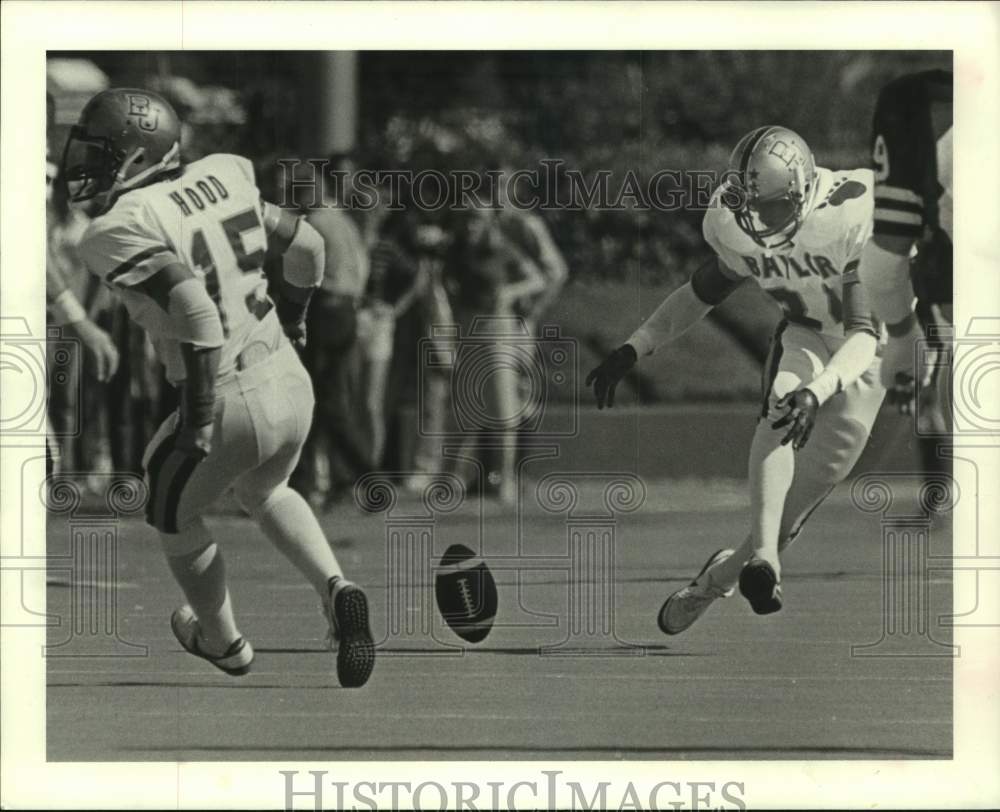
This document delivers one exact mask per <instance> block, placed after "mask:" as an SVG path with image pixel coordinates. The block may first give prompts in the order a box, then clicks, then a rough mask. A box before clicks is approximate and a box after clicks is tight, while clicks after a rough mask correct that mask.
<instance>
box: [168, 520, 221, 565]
mask: <svg viewBox="0 0 1000 812" xmlns="http://www.w3.org/2000/svg"><path fill="white" fill-rule="evenodd" d="M159 535H160V545H161V546H162V547H163V552H164V553H166V555H167V556H168V557H169V558H179V557H180V556H186V555H191V554H193V553H197V552H199V551H200V550H203V549H205V548H206V547H208V546H209V545H210V544H211V543H212V542H213V539H212V534H211V533H209V532H208V527H207V526H206V525H205V522H204V520H203V519H201V518H200V517H199V518H197V519H193V520H192V521H191V522H189V523H188V524H186V525H184V527H183V528H181V529H180V530H179V531H178V532H176V533H165V532H163V531H162V530H160V531H159Z"/></svg>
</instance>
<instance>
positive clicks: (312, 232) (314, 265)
mask: <svg viewBox="0 0 1000 812" xmlns="http://www.w3.org/2000/svg"><path fill="white" fill-rule="evenodd" d="M264 228H265V230H266V231H267V236H268V253H269V254H270V255H271V260H272V262H273V264H274V265H276V266H277V267H278V268H280V273H277V274H270V277H271V282H272V284H273V285H274V290H275V292H276V294H277V295H276V296H275V298H276V300H277V308H278V319H279V321H280V322H281V326H282V328H283V329H284V330H285V334H286V335H287V336H288V338H289V339H290V340H291V342H292V343H293V344H295V345H296V346H298V347H303V346H305V343H306V310H307V309H308V307H309V300H310V299H311V298H312V294H313V291H315V290H316V288H317V287H318V286H319V283H320V282H321V281H322V280H323V273H324V271H325V268H326V248H325V246H324V244H323V238H322V237H321V236H320V234H319V232H318V231H316V229H315V228H313V227H312V226H311V225H309V223H307V222H306V220H305V219H304V218H302V217H296V216H295V215H293V214H292V213H291V212H288V211H286V210H285V209H282V208H279V207H278V206H275V205H273V204H271V203H266V202H265V203H264Z"/></svg>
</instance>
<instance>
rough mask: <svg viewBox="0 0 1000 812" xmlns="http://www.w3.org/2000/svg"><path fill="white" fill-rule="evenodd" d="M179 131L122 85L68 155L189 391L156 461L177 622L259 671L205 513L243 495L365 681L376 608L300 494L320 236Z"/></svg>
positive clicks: (77, 183) (343, 668) (103, 259)
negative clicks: (220, 500)
mask: <svg viewBox="0 0 1000 812" xmlns="http://www.w3.org/2000/svg"><path fill="white" fill-rule="evenodd" d="M179 136H180V122H179V120H178V118H177V115H176V113H175V112H174V110H173V109H172V108H171V106H170V105H169V104H168V103H167V102H166V100H164V99H163V98H161V97H160V96H158V95H156V94H155V93H151V92H149V91H146V90H139V89H130V88H119V89H113V90H107V91H104V92H102V93H99V94H97V95H96V96H95V97H94V98H93V99H91V100H90V102H88V104H87V105H86V107H85V108H84V110H83V112H82V113H81V115H80V121H79V124H78V125H77V126H76V127H74V128H73V130H72V132H71V134H70V138H69V141H68V142H67V145H66V151H65V155H64V158H63V172H64V177H65V179H66V181H67V183H68V184H69V187H70V193H71V199H72V200H74V201H82V200H88V199H94V198H96V199H97V200H98V202H99V203H100V204H101V205H102V207H103V210H104V213H103V214H101V215H100V216H99V217H97V218H96V219H95V220H94V221H93V222H92V223H91V225H90V227H89V228H88V230H87V232H86V234H85V235H84V238H83V241H82V243H81V246H80V252H81V255H82V256H83V259H84V261H85V262H86V264H87V266H88V268H89V269H90V271H91V272H92V273H94V274H95V275H97V276H98V277H100V278H101V279H102V280H103V281H104V282H105V283H106V284H108V285H109V286H111V287H112V288H113V289H114V290H115V291H117V292H118V294H119V295H120V296H121V297H122V299H123V301H124V302H125V305H126V307H127V308H128V311H129V314H130V315H131V317H132V318H133V319H134V320H135V321H136V322H137V323H138V324H140V325H142V326H143V327H144V328H145V330H146V331H147V332H148V333H149V335H150V337H151V339H152V340H153V343H154V345H155V346H156V349H157V354H158V356H159V358H160V359H161V360H162V361H163V363H164V364H165V366H166V371H167V377H168V379H169V380H170V381H171V382H172V383H173V384H174V385H175V386H178V387H179V388H180V391H181V398H180V402H181V405H180V407H179V409H178V411H177V412H175V413H174V414H172V415H171V416H170V417H169V418H168V419H167V420H166V421H165V422H164V424H163V425H162V426H161V427H160V429H159V431H158V432H157V433H156V435H155V436H154V438H153V439H152V441H151V442H150V444H149V446H148V448H147V449H146V454H145V458H144V467H145V469H146V481H147V485H148V488H149V502H148V504H147V510H146V516H147V521H148V522H149V523H150V524H151V525H152V526H153V527H155V528H156V529H157V530H158V531H159V534H160V538H161V540H162V544H163V549H164V552H165V554H166V557H167V561H168V563H169V566H170V570H171V572H172V573H173V575H174V578H175V579H176V580H177V583H178V584H179V585H180V587H181V589H182V590H183V592H184V595H185V597H186V598H187V604H186V605H184V606H183V607H181V608H180V609H178V610H176V611H175V612H174V613H173V615H172V616H171V628H172V629H173V632H174V634H175V636H176V637H177V640H178V641H179V642H180V644H181V645H182V646H183V647H184V649H185V650H186V651H188V652H190V653H191V654H194V655H196V656H198V657H202V658H204V659H205V660H207V661H209V662H210V663H212V664H213V665H215V666H216V667H217V668H219V669H221V670H222V671H224V672H226V673H227V674H230V675H234V676H235V675H242V674H245V673H247V671H248V670H249V669H250V665H251V662H252V660H253V649H252V648H251V646H250V644H249V643H248V642H247V641H246V640H245V639H244V637H243V636H242V635H241V634H240V632H239V630H238V628H237V626H236V621H235V618H234V615H233V607H232V604H231V601H230V596H229V592H228V589H227V586H226V577H225V569H224V564H223V559H222V555H221V553H220V552H219V550H218V547H217V546H216V544H215V542H214V541H213V538H212V535H211V533H210V531H209V528H208V526H207V525H206V523H205V519H204V515H205V513H206V511H207V510H208V508H209V507H210V506H211V505H212V503H213V502H214V501H215V500H216V499H217V497H219V496H220V495H221V494H222V493H223V492H225V491H227V490H228V489H229V488H232V489H233V491H234V493H235V495H236V498H237V500H238V501H239V503H240V504H241V505H242V507H243V509H244V510H245V511H246V512H247V513H248V514H249V515H250V516H252V517H253V518H254V519H255V520H256V522H257V524H258V525H259V526H260V528H261V530H262V531H263V532H264V534H265V535H266V536H267V538H268V539H270V541H271V542H272V543H273V544H274V545H275V546H276V547H277V548H278V549H279V550H280V551H281V552H282V553H283V554H284V555H285V556H287V557H288V558H289V560H290V561H291V562H292V563H293V564H294V565H295V566H296V567H297V568H298V569H299V570H300V571H301V572H302V573H303V575H305V577H306V578H307V579H308V581H309V582H310V583H311V584H312V586H313V587H314V588H315V590H316V592H317V593H318V594H319V596H320V599H321V601H322V604H323V608H324V612H325V615H326V618H327V621H328V624H329V633H330V642H331V647H337V675H338V678H339V680H340V682H341V684H342V685H345V686H359V685H363V684H364V683H365V682H366V681H367V679H368V677H369V676H370V674H371V672H372V669H373V667H374V659H375V652H374V645H373V641H372V636H371V632H370V630H369V621H368V604H367V599H366V597H365V594H364V592H363V591H362V590H361V589H360V588H359V587H358V586H356V585H355V584H353V583H351V582H350V581H348V580H346V579H345V578H344V577H343V573H342V571H341V568H340V566H339V564H338V563H337V560H336V558H335V557H334V555H333V551H332V550H331V549H330V545H329V544H328V542H327V539H326V537H325V536H324V534H323V531H322V529H321V528H320V526H319V523H318V522H317V520H316V517H315V516H314V515H313V513H312V510H311V509H310V508H309V506H308V505H307V504H306V502H305V501H304V500H303V499H302V497H301V496H299V494H297V493H296V492H295V491H293V490H292V489H291V488H289V487H288V477H289V475H290V474H291V472H292V470H293V469H294V468H295V464H296V462H297V460H298V458H299V452H300V450H301V448H302V444H303V442H304V440H305V437H306V433H307V432H308V429H309V424H310V420H311V415H312V408H313V391H312V386H311V383H310V380H309V377H308V375H307V374H306V372H305V369H304V368H303V367H302V364H301V363H300V362H299V359H298V356H297V354H296V352H295V349H294V347H293V346H292V344H291V343H290V341H289V337H290V338H292V339H293V340H296V341H301V340H302V339H303V328H302V324H303V320H304V316H305V310H306V306H307V304H308V300H309V296H310V295H311V293H312V290H313V289H314V288H315V286H316V285H317V284H318V283H319V280H320V277H321V274H322V271H323V261H324V249H323V242H322V239H321V238H320V236H319V235H318V234H317V233H316V232H315V230H314V229H312V228H311V227H310V226H309V225H308V224H306V223H305V222H304V221H302V220H299V219H297V218H295V217H293V216H292V215H291V214H289V213H288V212H286V211H283V210H282V209H279V208H278V207H276V206H273V205H271V204H269V203H266V202H264V201H262V200H261V196H260V192H259V190H258V189H257V186H256V184H255V181H254V173H253V168H252V166H251V164H250V162H249V161H247V160H246V159H245V158H241V157H239V156H236V155H210V156H208V157H206V158H203V159H201V160H199V161H195V162H193V163H190V164H185V163H184V162H183V161H182V160H181V155H180V142H179ZM269 251H270V252H273V254H274V255H280V257H281V261H280V262H279V263H277V264H278V267H279V268H280V273H279V274H278V275H277V276H278V277H280V278H277V279H274V280H272V293H273V294H274V296H275V300H272V298H271V297H269V295H268V280H267V278H266V276H265V273H264V270H263V269H264V262H265V257H266V255H267V253H268V252H269ZM274 301H277V307H275V304H274ZM286 333H287V334H288V335H287V337H286Z"/></svg>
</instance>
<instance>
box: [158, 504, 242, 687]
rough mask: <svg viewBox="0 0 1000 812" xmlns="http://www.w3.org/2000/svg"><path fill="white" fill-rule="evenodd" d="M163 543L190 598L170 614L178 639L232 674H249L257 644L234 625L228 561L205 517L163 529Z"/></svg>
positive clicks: (198, 654)
mask: <svg viewBox="0 0 1000 812" xmlns="http://www.w3.org/2000/svg"><path fill="white" fill-rule="evenodd" d="M160 543H161V545H162V547H163V551H164V553H165V554H166V557H167V563H168V565H169V566H170V571H171V573H173V576H174V579H175V580H176V581H177V583H178V585H179V586H180V587H181V590H182V591H183V592H184V597H185V598H186V599H187V605H186V606H183V607H181V608H180V609H178V610H177V611H175V612H174V614H173V616H172V617H171V619H170V626H171V628H172V629H173V632H174V635H175V636H176V637H177V640H178V642H180V644H181V645H182V646H183V647H184V649H185V650H186V651H188V652H189V653H191V654H194V655H195V656H197V657H201V658H203V659H205V660H208V661H209V662H210V663H212V664H213V665H214V666H216V667H217V668H219V669H221V670H223V671H225V672H226V673H228V674H231V675H233V676H238V675H241V674H245V673H246V672H247V671H249V669H250V663H251V662H252V661H253V649H252V648H251V647H250V645H249V643H247V642H246V641H245V640H244V639H243V637H242V635H241V634H240V632H239V629H237V627H236V620H235V618H234V616H233V607H232V602H231V600H230V597H229V590H228V589H227V588H226V568H225V562H224V561H223V558H222V554H221V552H220V551H219V548H218V546H217V545H216V544H215V542H214V541H213V540H212V536H211V533H209V531H208V528H207V527H206V526H205V523H204V521H203V520H202V519H201V518H197V519H194V520H192V521H191V522H190V523H189V524H188V525H186V526H185V527H184V528H183V529H181V530H180V531H179V532H177V533H164V532H163V531H161V532H160Z"/></svg>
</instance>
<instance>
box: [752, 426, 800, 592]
mask: <svg viewBox="0 0 1000 812" xmlns="http://www.w3.org/2000/svg"><path fill="white" fill-rule="evenodd" d="M783 436H784V434H783V432H782V430H780V429H779V430H777V431H775V430H774V429H772V428H771V426H770V425H769V424H768V423H767V421H766V420H761V421H760V422H758V424H757V430H756V431H755V432H754V435H753V444H752V445H751V447H750V538H751V547H752V550H753V555H754V556H755V557H757V558H760V559H763V560H764V561H767V562H768V563H769V564H770V565H771V566H772V567H774V571H775V573H776V574H777V575H778V577H779V578H780V577H781V562H780V560H779V558H778V536H779V533H780V532H781V517H782V515H783V514H784V512H785V497H786V496H788V490H789V488H791V486H792V479H793V478H794V476H795V451H794V450H793V449H792V445H791V443H789V444H788V445H781V438H782V437H783Z"/></svg>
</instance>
